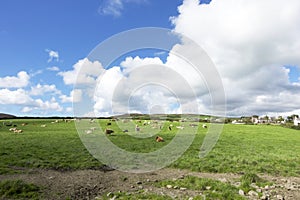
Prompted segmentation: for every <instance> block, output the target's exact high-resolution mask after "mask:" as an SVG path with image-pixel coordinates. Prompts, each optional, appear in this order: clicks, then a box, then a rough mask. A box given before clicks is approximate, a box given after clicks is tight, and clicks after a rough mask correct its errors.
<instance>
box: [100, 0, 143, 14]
mask: <svg viewBox="0 0 300 200" xmlns="http://www.w3.org/2000/svg"><path fill="white" fill-rule="evenodd" d="M146 2H148V0H104V1H103V2H102V4H101V5H100V7H99V8H98V12H99V13H100V14H101V15H111V16H113V17H120V16H121V15H122V11H123V10H124V6H125V4H127V3H135V4H143V3H146Z"/></svg>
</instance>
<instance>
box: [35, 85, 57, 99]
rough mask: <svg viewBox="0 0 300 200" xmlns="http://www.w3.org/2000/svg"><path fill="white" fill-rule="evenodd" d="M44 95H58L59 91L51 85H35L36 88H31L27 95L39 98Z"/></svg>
mask: <svg viewBox="0 0 300 200" xmlns="http://www.w3.org/2000/svg"><path fill="white" fill-rule="evenodd" d="M45 93H53V94H60V93H61V91H59V90H58V89H57V88H56V86H55V85H54V84H52V85H41V84H37V85H36V86H33V87H31V90H30V92H29V94H30V95H32V96H40V95H43V94H45Z"/></svg>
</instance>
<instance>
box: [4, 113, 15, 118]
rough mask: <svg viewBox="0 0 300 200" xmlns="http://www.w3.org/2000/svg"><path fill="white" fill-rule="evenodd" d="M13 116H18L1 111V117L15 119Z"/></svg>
mask: <svg viewBox="0 0 300 200" xmlns="http://www.w3.org/2000/svg"><path fill="white" fill-rule="evenodd" d="M13 118H16V116H14V115H10V114H5V113H0V119H13Z"/></svg>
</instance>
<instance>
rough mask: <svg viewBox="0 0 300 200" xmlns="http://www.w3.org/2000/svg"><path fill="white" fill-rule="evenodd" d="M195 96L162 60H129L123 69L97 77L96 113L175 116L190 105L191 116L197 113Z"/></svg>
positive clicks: (179, 75)
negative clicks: (171, 114)
mask: <svg viewBox="0 0 300 200" xmlns="http://www.w3.org/2000/svg"><path fill="white" fill-rule="evenodd" d="M186 78H189V77H186ZM198 82H201V81H199V79H198ZM193 96H194V93H193V90H192V89H191V88H190V85H189V83H188V81H187V80H185V79H184V78H183V77H182V75H181V74H180V72H179V71H176V69H175V68H172V66H167V65H166V64H165V63H163V62H162V61H161V60H160V59H159V58H157V57H155V58H148V57H146V58H140V57H138V56H137V57H134V58H133V57H127V58H126V59H125V60H124V61H123V62H121V63H120V66H115V67H112V68H110V69H108V70H106V71H105V73H103V75H102V76H100V77H99V78H98V82H97V87H96V90H95V93H94V102H95V104H94V111H95V114H96V116H99V115H100V116H106V115H115V114H121V113H128V112H130V113H132V112H136V113H148V114H149V113H157V112H158V111H160V113H175V112H181V111H182V109H185V111H187V106H183V105H187V104H188V103H190V105H191V107H190V108H189V110H188V112H189V113H191V112H197V107H196V106H195V102H193V99H192V100H191V98H193ZM194 97H195V96H194ZM194 100H196V99H194ZM191 102H193V103H191Z"/></svg>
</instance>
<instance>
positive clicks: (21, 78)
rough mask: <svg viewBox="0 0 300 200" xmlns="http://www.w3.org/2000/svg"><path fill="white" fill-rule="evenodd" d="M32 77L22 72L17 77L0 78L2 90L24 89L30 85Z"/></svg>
mask: <svg viewBox="0 0 300 200" xmlns="http://www.w3.org/2000/svg"><path fill="white" fill-rule="evenodd" d="M29 80H30V76H29V75H28V74H27V72H25V71H20V72H19V73H18V74H17V76H6V77H0V88H23V87H26V86H27V85H28V84H29Z"/></svg>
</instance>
